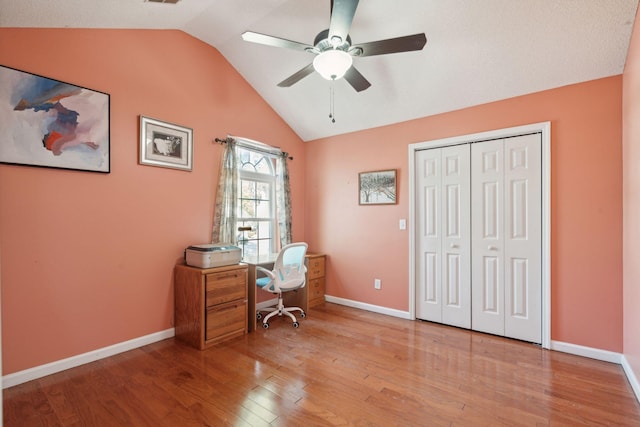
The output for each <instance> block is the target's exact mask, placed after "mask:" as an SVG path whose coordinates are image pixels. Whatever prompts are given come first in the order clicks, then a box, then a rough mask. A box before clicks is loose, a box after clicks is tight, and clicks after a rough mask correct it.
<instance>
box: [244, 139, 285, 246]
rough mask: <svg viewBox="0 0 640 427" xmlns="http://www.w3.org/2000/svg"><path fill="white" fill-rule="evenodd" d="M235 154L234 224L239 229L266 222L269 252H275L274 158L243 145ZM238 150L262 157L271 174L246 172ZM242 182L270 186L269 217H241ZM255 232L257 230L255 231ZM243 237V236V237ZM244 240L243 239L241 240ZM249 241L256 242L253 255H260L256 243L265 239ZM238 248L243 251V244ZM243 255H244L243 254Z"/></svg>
mask: <svg viewBox="0 0 640 427" xmlns="http://www.w3.org/2000/svg"><path fill="white" fill-rule="evenodd" d="M236 150H238V151H237V153H236V156H237V160H238V180H239V182H238V200H237V201H236V203H237V204H236V209H237V217H236V223H237V227H240V226H241V224H242V223H244V222H255V223H259V222H268V223H269V227H270V233H269V235H270V237H269V239H268V240H269V252H270V253H272V252H274V251H275V248H276V238H277V236H276V233H277V227H276V221H277V218H276V172H275V164H274V156H273V155H271V154H268V153H265V152H264V151H262V150H256V149H253V148H252V147H247V146H244V145H238V146H237V147H236ZM240 150H245V151H249V152H252V153H254V154H256V155H259V156H262V157H264V158H265V159H266V160H267V161H269V162H270V163H269V164H270V170H271V174H270V175H269V174H266V173H260V172H254V171H250V170H246V169H243V167H242V162H241V161H240ZM242 181H253V182H256V183H268V184H269V185H270V188H271V191H270V193H271V194H270V195H269V200H270V206H269V217H249V218H245V217H242V216H241V214H242V209H241V207H240V203H241V200H242ZM256 232H257V230H256ZM238 233H239V234H241V235H243V234H244V233H246V232H238ZM243 237H244V236H243ZM243 240H244V239H243ZM248 240H249V241H251V240H253V241H256V250H257V251H258V252H257V253H256V254H255V255H258V254H260V253H261V252H260V245H259V244H258V243H257V242H258V241H259V240H266V239H260V238H259V236H258V238H256V239H248ZM238 244H239V246H240V247H242V248H243V251H244V242H238ZM243 255H244V254H243Z"/></svg>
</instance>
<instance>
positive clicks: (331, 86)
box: [329, 80, 336, 123]
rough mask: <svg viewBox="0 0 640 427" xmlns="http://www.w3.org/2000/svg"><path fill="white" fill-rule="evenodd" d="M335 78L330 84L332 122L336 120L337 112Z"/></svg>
mask: <svg viewBox="0 0 640 427" xmlns="http://www.w3.org/2000/svg"><path fill="white" fill-rule="evenodd" d="M333 82H334V81H333V80H332V81H331V83H330V84H329V118H330V119H331V123H335V122H336V112H335V92H334V91H333Z"/></svg>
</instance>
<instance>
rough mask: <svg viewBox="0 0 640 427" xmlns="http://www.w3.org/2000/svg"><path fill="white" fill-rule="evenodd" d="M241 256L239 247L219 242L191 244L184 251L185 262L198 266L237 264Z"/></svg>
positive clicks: (210, 266) (209, 266)
mask: <svg viewBox="0 0 640 427" xmlns="http://www.w3.org/2000/svg"><path fill="white" fill-rule="evenodd" d="M241 258H242V253H241V251H240V248H239V247H237V246H233V245H225V244H220V243H207V244H203V245H192V246H189V247H187V249H185V251H184V261H185V263H186V264H187V265H190V266H192V267H199V268H213V267H222V266H225V265H233V264H238V263H239V262H240V259H241Z"/></svg>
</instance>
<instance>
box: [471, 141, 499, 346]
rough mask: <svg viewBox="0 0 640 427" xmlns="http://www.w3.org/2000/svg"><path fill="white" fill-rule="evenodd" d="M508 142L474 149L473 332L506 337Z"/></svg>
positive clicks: (488, 143)
mask: <svg viewBox="0 0 640 427" xmlns="http://www.w3.org/2000/svg"><path fill="white" fill-rule="evenodd" d="M503 181H504V143H503V140H496V141H486V142H482V143H477V144H472V146H471V230H472V232H471V233H472V234H471V252H472V254H473V259H472V262H471V276H472V277H473V283H472V291H471V294H472V297H471V298H472V303H471V306H472V310H471V317H472V320H471V325H472V329H474V330H477V331H482V332H488V333H492V334H496V335H504V319H505V314H504V268H503V265H502V260H503V257H504V236H503V228H504V226H503V224H504V215H503V211H504V200H503V186H504V182H503Z"/></svg>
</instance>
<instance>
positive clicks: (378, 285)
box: [373, 279, 380, 289]
mask: <svg viewBox="0 0 640 427" xmlns="http://www.w3.org/2000/svg"><path fill="white" fill-rule="evenodd" d="M373 287H374V288H376V289H380V279H373Z"/></svg>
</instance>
